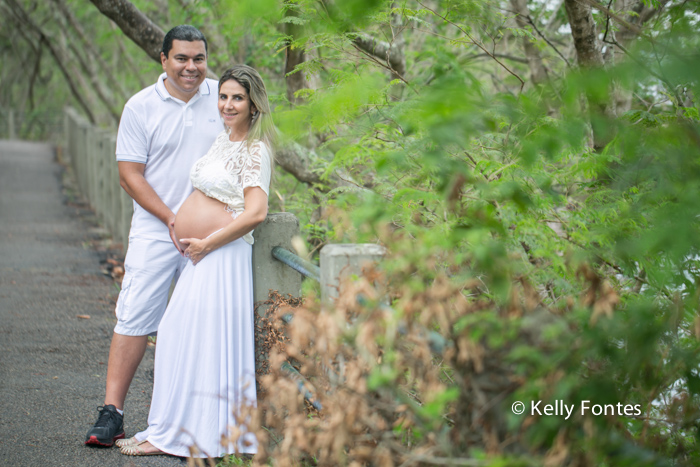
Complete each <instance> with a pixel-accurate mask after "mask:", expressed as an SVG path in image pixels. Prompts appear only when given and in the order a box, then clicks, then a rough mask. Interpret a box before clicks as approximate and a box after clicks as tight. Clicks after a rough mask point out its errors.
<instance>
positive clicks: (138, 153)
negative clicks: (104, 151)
mask: <svg viewBox="0 0 700 467" xmlns="http://www.w3.org/2000/svg"><path fill="white" fill-rule="evenodd" d="M116 152H117V160H118V161H124V162H139V163H141V164H145V163H146V162H147V161H148V141H147V138H146V128H145V127H144V125H143V123H142V122H141V119H140V118H139V116H138V115H137V114H136V112H134V110H133V109H131V107H129V104H128V103H127V105H126V106H125V107H124V111H123V112H122V118H121V120H120V121H119V131H118V132H117V151H116Z"/></svg>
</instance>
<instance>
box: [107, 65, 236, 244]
mask: <svg viewBox="0 0 700 467" xmlns="http://www.w3.org/2000/svg"><path fill="white" fill-rule="evenodd" d="M165 78H166V74H165V73H163V74H162V75H161V76H160V78H158V82H156V84H154V85H152V86H149V87H147V88H145V89H143V90H142V91H140V92H138V93H137V94H135V95H134V96H133V97H132V98H131V99H129V101H128V102H127V103H126V105H125V106H124V111H123V112H122V117H121V121H120V123H119V132H118V133H117V161H126V162H138V163H141V164H146V169H145V171H144V176H145V178H146V181H147V182H148V183H149V184H150V185H151V186H152V187H153V189H154V190H155V192H156V193H157V194H158V196H160V199H162V200H163V202H164V203H165V204H166V205H167V206H168V207H169V208H170V209H171V210H172V211H173V212H174V213H177V210H178V209H179V208H180V206H181V205H182V203H183V202H184V201H185V199H186V198H187V197H188V196H189V194H190V193H191V192H192V184H191V183H190V177H189V174H190V168H191V167H192V165H193V164H194V163H195V161H197V159H199V158H200V157H202V156H203V155H204V154H206V152H207V151H208V150H209V147H210V146H211V145H212V143H213V142H214V140H215V139H216V136H217V135H218V134H219V133H220V132H221V130H222V129H223V124H222V122H221V118H220V116H219V110H218V108H217V100H218V96H219V91H218V82H217V81H216V80H212V79H206V80H204V82H203V83H202V84H201V85H200V86H199V90H198V91H197V94H195V95H194V96H192V98H191V99H190V101H189V102H187V103H185V102H183V101H181V100H180V99H177V98H175V97H172V96H171V95H170V93H168V91H167V89H166V88H165V83H164V80H165ZM129 236H130V237H141V238H151V239H157V240H163V241H170V235H169V233H168V228H167V227H166V226H165V224H163V223H162V222H161V221H160V220H158V218H157V217H155V216H154V215H152V214H151V213H149V212H148V211H146V210H145V209H143V208H142V207H141V206H139V205H138V203H136V202H135V201H134V216H133V217H132V220H131V231H130V232H129Z"/></svg>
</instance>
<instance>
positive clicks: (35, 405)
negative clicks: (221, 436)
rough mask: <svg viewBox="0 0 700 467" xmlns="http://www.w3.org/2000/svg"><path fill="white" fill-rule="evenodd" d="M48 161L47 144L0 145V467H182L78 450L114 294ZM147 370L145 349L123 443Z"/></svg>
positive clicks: (99, 378) (91, 415)
mask: <svg viewBox="0 0 700 467" xmlns="http://www.w3.org/2000/svg"><path fill="white" fill-rule="evenodd" d="M54 159H55V157H54V151H53V149H52V148H51V147H50V146H49V145H46V144H38V143H27V142H16V141H13V142H10V141H0V466H2V467H8V466H10V467H14V466H30V467H35V466H36V467H41V466H52V467H59V466H71V467H74V466H99V467H111V466H185V465H186V461H185V460H183V459H179V458H174V457H167V456H153V457H127V456H123V455H121V454H120V453H119V450H118V449H116V448H108V449H102V448H88V447H85V446H84V445H83V440H84V437H85V433H86V432H87V430H88V428H89V427H90V426H91V425H92V424H93V423H94V422H95V420H96V417H97V411H96V407H97V406H99V405H102V402H103V397H104V382H105V377H106V374H107V356H108V351H109V344H110V339H111V336H112V329H113V327H114V324H115V322H116V318H115V317H114V301H115V298H116V293H117V291H116V287H115V286H114V284H113V282H112V280H111V279H110V278H108V277H106V276H105V275H104V274H103V273H102V272H101V269H102V268H103V266H101V265H100V259H104V258H101V256H100V253H99V252H97V251H95V249H94V248H92V247H91V246H90V243H91V241H92V240H94V238H96V237H97V236H99V233H100V232H99V229H97V228H95V226H94V225H93V224H91V223H90V222H89V219H87V220H86V217H85V210H84V209H81V208H80V207H79V206H71V205H69V204H66V202H65V199H64V196H63V195H62V192H61V182H60V176H61V167H60V166H59V165H58V164H56V162H55V161H54ZM79 315H83V316H89V318H85V317H83V318H80V317H78V316H79ZM152 369H153V348H151V347H149V350H148V351H147V352H146V358H144V361H143V362H142V363H141V367H140V368H139V370H138V372H137V374H136V378H135V380H134V382H133V384H132V386H131V390H130V392H129V396H128V398H127V402H126V407H125V409H126V414H125V430H126V434H127V436H131V435H133V434H134V433H135V432H137V431H139V430H141V429H143V428H144V427H145V426H146V419H147V415H148V405H149V404H150V395H151V388H152V378H151V377H150V375H151V374H152Z"/></svg>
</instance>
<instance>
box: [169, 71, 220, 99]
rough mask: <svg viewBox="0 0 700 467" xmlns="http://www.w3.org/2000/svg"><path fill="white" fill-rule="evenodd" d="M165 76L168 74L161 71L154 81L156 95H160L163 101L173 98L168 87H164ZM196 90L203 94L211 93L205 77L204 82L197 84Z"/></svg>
mask: <svg viewBox="0 0 700 467" xmlns="http://www.w3.org/2000/svg"><path fill="white" fill-rule="evenodd" d="M167 77H168V74H167V73H165V72H163V74H161V75H160V76H159V77H158V81H156V93H158V97H160V98H161V99H162V100H164V101H165V100H168V99H173V96H171V95H170V93H169V92H168V89H167V88H166V87H165V78H167ZM197 92H198V93H199V94H202V95H205V96H206V95H208V94H211V89H210V87H209V82H208V81H207V80H206V79H205V80H204V82H202V84H200V85H199V90H198V91H197Z"/></svg>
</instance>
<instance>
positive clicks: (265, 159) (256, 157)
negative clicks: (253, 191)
mask: <svg viewBox="0 0 700 467" xmlns="http://www.w3.org/2000/svg"><path fill="white" fill-rule="evenodd" d="M270 159H271V157H270V150H269V149H268V148H267V146H266V145H265V144H264V143H262V142H256V143H254V144H253V145H252V147H251V149H250V157H249V159H248V163H247V164H246V165H245V167H244V169H243V173H242V186H243V189H244V190H245V189H246V188H248V187H253V186H259V187H260V188H262V189H263V191H264V192H265V194H266V195H268V196H269V195H270V176H271V174H272V164H271V160H270Z"/></svg>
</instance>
